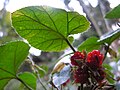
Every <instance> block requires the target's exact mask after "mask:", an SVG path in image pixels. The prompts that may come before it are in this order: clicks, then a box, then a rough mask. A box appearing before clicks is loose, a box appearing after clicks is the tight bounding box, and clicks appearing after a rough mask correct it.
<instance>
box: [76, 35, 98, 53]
mask: <svg viewBox="0 0 120 90" xmlns="http://www.w3.org/2000/svg"><path fill="white" fill-rule="evenodd" d="M97 40H98V38H97V37H90V38H88V39H87V40H85V41H84V42H83V43H81V44H80V46H79V47H78V50H79V51H82V50H86V51H88V52H90V51H92V50H93V49H98V48H99V47H100V44H99V43H98V42H97Z"/></svg>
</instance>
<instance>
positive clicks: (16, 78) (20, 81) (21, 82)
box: [16, 77, 32, 90]
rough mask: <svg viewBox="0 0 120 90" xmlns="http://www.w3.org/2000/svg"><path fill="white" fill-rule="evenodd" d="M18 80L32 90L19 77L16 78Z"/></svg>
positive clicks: (30, 89)
mask: <svg viewBox="0 0 120 90" xmlns="http://www.w3.org/2000/svg"><path fill="white" fill-rule="evenodd" d="M16 79H17V80H19V81H20V82H21V83H22V84H23V85H24V86H25V87H26V88H28V89H29V90H32V88H30V87H29V86H28V85H27V84H26V83H25V82H24V81H23V80H21V79H20V78H19V77H17V78H16Z"/></svg>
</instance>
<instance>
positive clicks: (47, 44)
mask: <svg viewBox="0 0 120 90" xmlns="http://www.w3.org/2000/svg"><path fill="white" fill-rule="evenodd" d="M12 24H13V26H14V28H15V29H16V31H17V32H18V34H19V35H20V36H22V37H23V38H25V39H27V40H28V42H29V43H30V44H31V45H32V46H33V47H35V48H38V49H40V50H44V51H61V50H64V49H66V48H67V47H68V44H67V42H66V40H67V39H69V40H70V42H71V43H72V41H73V38H71V37H69V35H71V34H77V33H81V32H84V31H86V30H87V29H88V28H89V25H90V23H89V22H88V20H87V19H86V18H85V17H84V16H83V15H79V14H78V13H77V12H67V11H65V10H62V9H57V8H52V7H49V6H30V7H26V8H22V9H20V10H17V11H15V12H14V13H12Z"/></svg>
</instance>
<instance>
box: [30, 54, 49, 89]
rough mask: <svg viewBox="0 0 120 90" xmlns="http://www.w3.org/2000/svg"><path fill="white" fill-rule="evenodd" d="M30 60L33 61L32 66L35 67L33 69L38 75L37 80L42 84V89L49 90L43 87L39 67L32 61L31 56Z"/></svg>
mask: <svg viewBox="0 0 120 90" xmlns="http://www.w3.org/2000/svg"><path fill="white" fill-rule="evenodd" d="M29 59H30V61H31V65H32V66H33V68H34V72H35V73H36V74H37V78H38V81H39V82H40V84H41V85H42V87H43V88H44V89H45V90H47V89H46V87H45V86H44V85H43V83H42V82H41V79H40V74H39V72H38V70H37V69H38V66H37V65H36V64H35V63H34V62H33V60H32V58H31V57H30V56H29Z"/></svg>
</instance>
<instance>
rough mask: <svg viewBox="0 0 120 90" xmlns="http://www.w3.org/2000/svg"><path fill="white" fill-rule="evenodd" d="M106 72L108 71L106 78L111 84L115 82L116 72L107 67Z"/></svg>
mask: <svg viewBox="0 0 120 90" xmlns="http://www.w3.org/2000/svg"><path fill="white" fill-rule="evenodd" d="M105 73H106V79H107V80H108V82H109V83H111V84H114V82H115V81H114V74H113V73H112V72H111V71H110V70H109V69H106V70H105Z"/></svg>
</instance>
